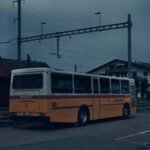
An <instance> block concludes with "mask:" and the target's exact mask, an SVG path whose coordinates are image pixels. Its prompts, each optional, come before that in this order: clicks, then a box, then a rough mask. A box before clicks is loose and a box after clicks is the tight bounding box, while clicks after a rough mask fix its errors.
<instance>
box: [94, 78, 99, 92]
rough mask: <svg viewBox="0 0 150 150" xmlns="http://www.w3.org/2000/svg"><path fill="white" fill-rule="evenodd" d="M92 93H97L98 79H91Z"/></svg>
mask: <svg viewBox="0 0 150 150" xmlns="http://www.w3.org/2000/svg"><path fill="white" fill-rule="evenodd" d="M93 93H99V88H98V79H93Z"/></svg>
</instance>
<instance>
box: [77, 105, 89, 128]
mask: <svg viewBox="0 0 150 150" xmlns="http://www.w3.org/2000/svg"><path fill="white" fill-rule="evenodd" d="M88 121H89V110H88V108H87V107H81V108H80V110H79V113H78V126H85V125H86V124H87V123H88Z"/></svg>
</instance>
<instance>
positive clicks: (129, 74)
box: [128, 14, 132, 78]
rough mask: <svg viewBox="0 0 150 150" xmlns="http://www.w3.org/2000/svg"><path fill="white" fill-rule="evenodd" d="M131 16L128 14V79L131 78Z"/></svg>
mask: <svg viewBox="0 0 150 150" xmlns="http://www.w3.org/2000/svg"><path fill="white" fill-rule="evenodd" d="M131 27H132V22H131V14H128V77H129V78H131V63H132V62H131V59H132V58H131V57H132V54H131Z"/></svg>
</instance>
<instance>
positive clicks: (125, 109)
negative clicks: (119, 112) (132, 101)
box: [123, 104, 130, 119]
mask: <svg viewBox="0 0 150 150" xmlns="http://www.w3.org/2000/svg"><path fill="white" fill-rule="evenodd" d="M129 115H130V108H129V106H128V105H126V104H125V105H124V106H123V118H124V119H127V118H129Z"/></svg>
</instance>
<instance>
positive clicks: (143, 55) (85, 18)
mask: <svg viewBox="0 0 150 150" xmlns="http://www.w3.org/2000/svg"><path fill="white" fill-rule="evenodd" d="M149 6H150V0H24V3H23V2H22V37H26V36H32V35H38V34H40V33H41V26H40V24H41V22H46V23H47V24H45V25H44V33H53V32H58V31H64V30H72V29H78V28H85V27H91V26H97V25H98V24H99V20H98V16H97V15H95V14H94V13H95V12H98V11H100V12H101V24H102V25H106V24H112V23H120V22H126V21H127V14H129V13H131V14H132V22H133V28H132V61H139V62H141V61H142V62H148V63H150V49H149V47H150V19H149V14H150V9H149ZM16 17H17V5H16V4H15V6H14V7H13V0H0V42H4V41H8V40H10V39H13V38H15V37H17V23H15V24H14V21H13V20H14V18H16ZM15 43H16V41H13V42H12V43H11V44H0V56H2V57H5V58H14V59H16V58H17V46H16V45H15ZM51 53H56V39H48V40H43V41H42V42H41V43H40V42H38V41H36V42H29V43H23V44H22V59H26V55H27V54H30V56H31V59H32V60H36V61H44V62H46V63H47V64H48V65H49V66H51V67H53V68H59V69H64V70H69V71H74V65H75V64H77V68H78V72H86V71H89V70H91V69H93V68H95V67H97V66H99V65H102V64H104V63H106V62H108V61H111V60H112V59H123V60H127V29H119V30H113V31H104V32H96V33H89V34H82V35H76V36H72V37H71V38H69V37H63V38H61V39H60V54H61V55H62V58H61V59H57V57H56V56H55V55H51Z"/></svg>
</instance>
